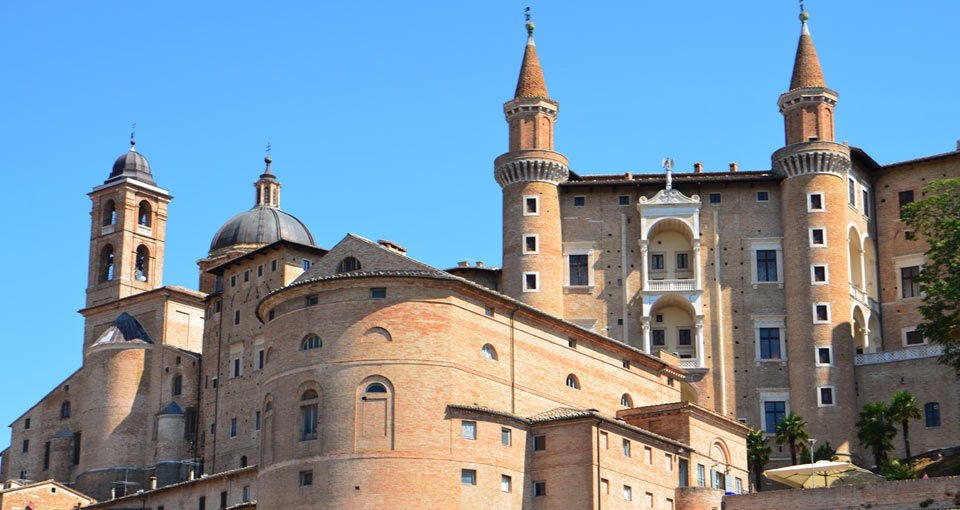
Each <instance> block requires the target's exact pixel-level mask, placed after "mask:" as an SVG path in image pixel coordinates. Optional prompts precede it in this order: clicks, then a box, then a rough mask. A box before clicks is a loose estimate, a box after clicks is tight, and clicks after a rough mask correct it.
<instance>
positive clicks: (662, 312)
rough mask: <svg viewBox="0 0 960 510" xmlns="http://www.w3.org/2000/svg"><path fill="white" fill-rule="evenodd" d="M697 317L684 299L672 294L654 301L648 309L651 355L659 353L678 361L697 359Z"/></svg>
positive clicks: (691, 306) (690, 305)
mask: <svg viewBox="0 0 960 510" xmlns="http://www.w3.org/2000/svg"><path fill="white" fill-rule="evenodd" d="M696 317H697V315H696V311H695V310H694V308H693V305H692V304H691V303H690V302H689V301H687V300H686V299H685V298H684V297H682V296H679V295H675V294H671V295H666V296H663V297H661V298H660V299H657V301H656V302H655V303H654V304H653V307H652V308H651V309H650V352H651V353H655V352H657V351H659V350H663V351H667V352H670V353H674V354H676V355H677V356H678V357H680V358H681V359H696V358H697V357H698V356H699V353H698V352H697V345H698V342H697V340H698V338H697V318H696Z"/></svg>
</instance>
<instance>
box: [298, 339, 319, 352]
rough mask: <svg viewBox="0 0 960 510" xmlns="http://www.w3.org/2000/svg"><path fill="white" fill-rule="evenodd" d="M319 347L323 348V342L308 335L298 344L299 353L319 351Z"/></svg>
mask: <svg viewBox="0 0 960 510" xmlns="http://www.w3.org/2000/svg"><path fill="white" fill-rule="evenodd" d="M321 347H323V340H320V337H318V336H317V335H310V336H308V337H307V338H304V339H303V342H301V343H300V350H301V351H309V350H310V349H319V348H321Z"/></svg>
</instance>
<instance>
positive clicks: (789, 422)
mask: <svg viewBox="0 0 960 510" xmlns="http://www.w3.org/2000/svg"><path fill="white" fill-rule="evenodd" d="M806 427H807V422H805V421H803V418H801V417H799V416H797V415H795V414H793V413H790V416H787V417H786V418H784V419H783V421H781V422H780V423H778V424H777V444H786V445H789V446H790V461H791V462H792V463H793V464H794V465H796V464H797V441H806V440H807V439H810V436H808V435H807V431H806V430H805V429H806Z"/></svg>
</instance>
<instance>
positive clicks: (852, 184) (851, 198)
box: [847, 177, 857, 209]
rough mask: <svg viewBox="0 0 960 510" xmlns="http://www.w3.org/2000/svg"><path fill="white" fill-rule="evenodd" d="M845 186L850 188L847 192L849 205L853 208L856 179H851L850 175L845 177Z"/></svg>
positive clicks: (854, 206) (855, 205) (855, 204)
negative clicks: (847, 177)
mask: <svg viewBox="0 0 960 510" xmlns="http://www.w3.org/2000/svg"><path fill="white" fill-rule="evenodd" d="M847 186H848V187H849V188H850V189H849V190H848V193H847V195H848V199H849V202H850V205H852V206H853V208H854V209H856V208H857V181H855V180H853V178H852V177H851V178H849V179H847Z"/></svg>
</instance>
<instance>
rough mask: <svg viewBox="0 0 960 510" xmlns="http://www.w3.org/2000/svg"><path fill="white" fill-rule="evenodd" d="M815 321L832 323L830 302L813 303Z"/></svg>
mask: <svg viewBox="0 0 960 510" xmlns="http://www.w3.org/2000/svg"><path fill="white" fill-rule="evenodd" d="M813 323H814V324H830V303H814V304H813Z"/></svg>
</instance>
